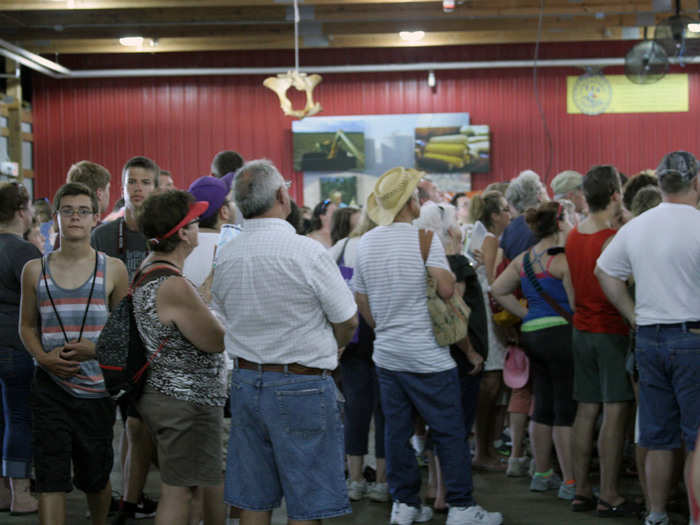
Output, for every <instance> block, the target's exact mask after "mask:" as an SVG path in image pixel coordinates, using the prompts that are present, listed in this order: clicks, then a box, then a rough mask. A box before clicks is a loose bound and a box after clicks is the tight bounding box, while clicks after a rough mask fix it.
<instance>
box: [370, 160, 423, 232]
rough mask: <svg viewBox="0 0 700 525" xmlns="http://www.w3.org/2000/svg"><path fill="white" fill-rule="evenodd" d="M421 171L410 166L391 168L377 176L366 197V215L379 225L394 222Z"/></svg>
mask: <svg viewBox="0 0 700 525" xmlns="http://www.w3.org/2000/svg"><path fill="white" fill-rule="evenodd" d="M423 175H425V173H423V172H422V171H418V170H414V169H411V168H400V167H399V168H392V169H390V170H389V171H387V172H386V173H384V175H382V176H381V177H379V179H378V180H377V183H376V184H375V185H374V191H373V192H372V193H370V195H369V197H367V215H369V218H370V219H372V220H373V221H374V222H376V223H377V224H378V225H380V226H386V225H388V224H391V223H392V222H394V218H395V217H396V215H397V214H398V213H399V212H400V211H401V208H403V207H404V205H405V204H406V203H407V202H408V200H409V199H410V198H411V196H412V195H413V192H414V190H415V189H416V186H418V182H420V180H421V179H422V178H423Z"/></svg>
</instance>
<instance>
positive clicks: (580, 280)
mask: <svg viewBox="0 0 700 525" xmlns="http://www.w3.org/2000/svg"><path fill="white" fill-rule="evenodd" d="M612 235H615V230H611V229H605V230H601V231H599V232H596V233H591V234H586V233H580V232H579V231H578V227H576V228H574V229H573V230H571V233H569V237H568V238H567V239H566V260H567V262H568V263H569V271H570V272H571V282H572V284H573V286H574V294H575V296H576V312H574V326H575V327H576V329H577V330H583V331H586V332H593V333H598V334H628V333H629V327H628V326H627V323H625V321H624V319H623V318H622V316H621V315H620V313H619V312H618V311H617V308H615V307H614V306H613V305H612V303H610V301H608V298H607V297H605V294H604V293H603V289H602V288H601V287H600V283H598V278H597V277H596V276H595V275H594V273H593V272H594V270H595V265H596V261H597V260H598V257H599V256H600V252H601V251H602V248H603V244H605V241H607V240H608V238H609V237H610V236H612Z"/></svg>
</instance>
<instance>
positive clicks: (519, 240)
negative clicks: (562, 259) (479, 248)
mask: <svg viewBox="0 0 700 525" xmlns="http://www.w3.org/2000/svg"><path fill="white" fill-rule="evenodd" d="M505 197H506V200H507V201H508V204H509V205H510V208H511V217H514V219H513V220H512V221H511V222H510V224H509V225H508V226H507V227H506V229H505V230H504V231H503V234H502V235H501V242H500V246H501V248H502V249H503V253H504V255H505V256H506V258H508V260H510V261H512V260H513V259H515V258H516V257H517V256H518V255H520V254H521V253H522V252H524V251H525V250H527V249H528V248H530V246H533V245H534V244H535V243H536V242H537V240H536V239H535V236H534V235H533V233H532V232H531V231H530V227H529V226H528V225H527V223H526V222H525V215H524V213H525V210H527V209H528V208H536V207H537V205H538V204H540V203H541V202H545V201H548V200H549V197H548V196H547V188H545V186H544V184H542V181H541V180H540V176H539V175H538V174H537V173H535V172H534V171H532V170H525V171H521V172H520V174H519V175H518V176H517V177H515V178H514V179H513V180H512V181H510V184H509V185H508V189H507V190H506V194H505Z"/></svg>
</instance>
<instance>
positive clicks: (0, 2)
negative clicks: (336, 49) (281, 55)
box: [0, 0, 653, 13]
mask: <svg viewBox="0 0 700 525" xmlns="http://www.w3.org/2000/svg"><path fill="white" fill-rule="evenodd" d="M441 3H442V0H304V1H303V3H302V5H303V6H304V7H307V6H314V7H319V8H331V9H333V8H340V9H342V8H347V7H350V6H364V7H369V6H382V5H384V6H386V5H401V4H403V5H404V6H405V5H410V4H422V5H424V6H431V5H432V6H435V8H436V9H438V10H441V5H440V4H441ZM608 3H609V2H606V1H605V0H582V1H580V2H576V3H572V2H570V1H569V0H554V1H548V2H547V5H546V6H545V13H551V12H561V10H562V9H568V10H569V11H575V12H582V11H583V12H592V11H595V10H598V11H601V12H606V11H607V10H608V5H607V4H608ZM617 3H618V4H620V5H624V4H623V2H617ZM628 4H630V5H632V6H638V7H639V9H642V10H652V9H653V0H631V1H630V2H628ZM291 5H292V0H0V11H32V10H36V11H60V10H68V11H73V10H106V9H152V8H166V9H182V8H198V9H205V8H209V7H228V8H231V7H255V8H261V7H266V6H274V7H280V6H284V7H286V6H291ZM539 6H540V2H539V0H517V1H512V0H470V1H467V2H466V3H465V4H463V5H458V6H457V7H456V8H455V12H459V11H467V10H469V11H471V10H474V11H482V10H489V11H491V12H493V11H494V10H498V11H507V12H510V11H517V10H526V11H528V12H531V11H533V10H535V11H537V12H539V9H540V7H539Z"/></svg>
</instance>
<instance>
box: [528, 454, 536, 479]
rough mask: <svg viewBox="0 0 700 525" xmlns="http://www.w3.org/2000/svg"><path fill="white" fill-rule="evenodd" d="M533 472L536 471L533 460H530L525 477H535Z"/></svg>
mask: <svg viewBox="0 0 700 525" xmlns="http://www.w3.org/2000/svg"><path fill="white" fill-rule="evenodd" d="M535 470H537V467H535V458H532V459H531V460H530V468H528V469H527V475H528V476H530V477H533V476H534V475H535Z"/></svg>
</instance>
